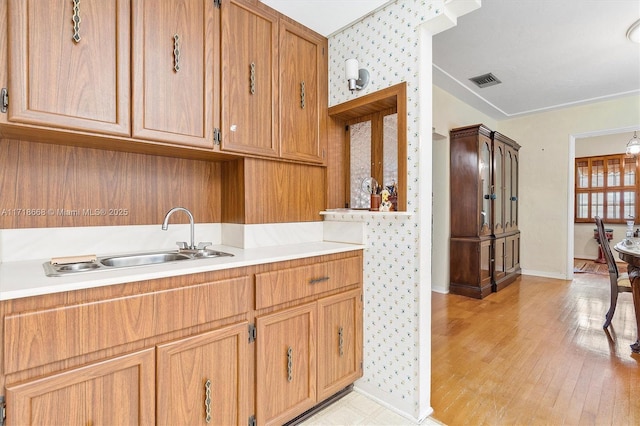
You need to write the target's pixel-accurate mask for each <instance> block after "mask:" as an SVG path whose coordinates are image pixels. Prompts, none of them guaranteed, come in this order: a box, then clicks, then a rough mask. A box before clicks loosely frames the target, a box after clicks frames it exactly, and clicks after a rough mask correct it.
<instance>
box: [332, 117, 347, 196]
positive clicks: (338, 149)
mask: <svg viewBox="0 0 640 426" xmlns="http://www.w3.org/2000/svg"><path fill="white" fill-rule="evenodd" d="M346 145H347V144H346V141H345V131H344V122H343V121H340V120H336V119H334V118H330V119H329V120H327V188H331V190H328V191H327V208H328V209H337V208H344V207H346V206H345V200H348V199H349V173H348V171H349V154H348V153H347V152H346Z"/></svg>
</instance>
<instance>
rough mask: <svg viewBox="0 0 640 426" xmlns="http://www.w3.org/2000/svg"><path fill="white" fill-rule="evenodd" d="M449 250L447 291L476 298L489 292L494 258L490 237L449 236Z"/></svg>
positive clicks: (480, 297)
mask: <svg viewBox="0 0 640 426" xmlns="http://www.w3.org/2000/svg"><path fill="white" fill-rule="evenodd" d="M450 250H451V252H450V253H451V254H450V257H449V265H450V267H449V268H450V274H451V283H450V286H449V291H450V292H451V293H452V294H461V295H463V296H468V297H474V298H477V299H482V298H483V297H486V296H488V295H489V294H491V291H492V290H491V285H492V274H493V267H492V263H493V262H492V261H493V259H494V257H493V244H492V239H491V237H481V238H451V240H450Z"/></svg>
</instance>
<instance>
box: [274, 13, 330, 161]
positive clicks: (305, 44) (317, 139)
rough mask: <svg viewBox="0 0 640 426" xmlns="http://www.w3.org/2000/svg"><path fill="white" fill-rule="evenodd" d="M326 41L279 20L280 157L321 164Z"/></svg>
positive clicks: (324, 105)
mask: <svg viewBox="0 0 640 426" xmlns="http://www.w3.org/2000/svg"><path fill="white" fill-rule="evenodd" d="M326 55H327V41H326V39H325V38H323V37H321V36H319V35H317V34H316V33H313V32H311V31H310V30H306V29H302V28H300V27H299V26H297V25H294V24H291V23H289V22H288V21H286V20H285V19H281V20H280V87H279V90H280V155H281V157H283V158H287V159H291V160H299V161H309V162H314V163H322V162H323V161H324V157H325V143H324V141H323V140H322V138H323V135H324V132H323V131H321V130H322V128H323V126H324V123H325V121H324V120H325V119H326V116H327V102H328V101H327V94H326V91H327V89H326V86H327V84H328V83H327V69H326V67H327V60H326Z"/></svg>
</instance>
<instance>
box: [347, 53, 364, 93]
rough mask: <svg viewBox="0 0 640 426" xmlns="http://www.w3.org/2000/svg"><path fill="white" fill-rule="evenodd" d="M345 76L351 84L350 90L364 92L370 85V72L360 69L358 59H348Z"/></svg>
mask: <svg viewBox="0 0 640 426" xmlns="http://www.w3.org/2000/svg"><path fill="white" fill-rule="evenodd" d="M344 74H345V77H346V79H347V81H348V82H349V90H351V93H353V91H354V90H362V89H364V88H365V87H367V84H369V71H367V70H366V69H364V68H360V69H358V60H357V59H347V60H346V62H345V63H344Z"/></svg>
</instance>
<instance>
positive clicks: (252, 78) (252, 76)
mask: <svg viewBox="0 0 640 426" xmlns="http://www.w3.org/2000/svg"><path fill="white" fill-rule="evenodd" d="M249 93H251V94H252V95H255V93H256V64H255V63H254V62H251V65H249Z"/></svg>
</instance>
